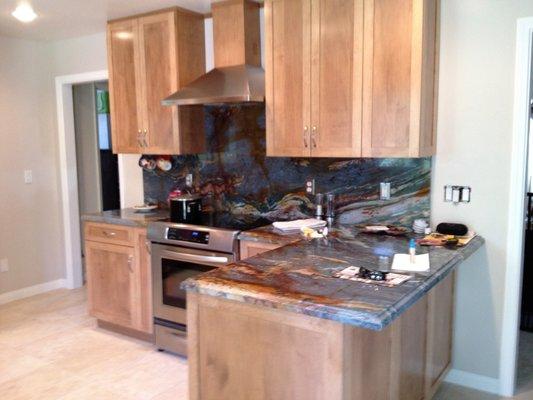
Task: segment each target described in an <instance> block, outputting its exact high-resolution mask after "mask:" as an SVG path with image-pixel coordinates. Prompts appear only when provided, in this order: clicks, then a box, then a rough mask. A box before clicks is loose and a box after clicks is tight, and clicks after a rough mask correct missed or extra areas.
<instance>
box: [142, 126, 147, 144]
mask: <svg viewBox="0 0 533 400" xmlns="http://www.w3.org/2000/svg"><path fill="white" fill-rule="evenodd" d="M143 133H144V135H143V143H144V147H148V141H147V140H146V135H148V130H147V129H145V130H144V131H143Z"/></svg>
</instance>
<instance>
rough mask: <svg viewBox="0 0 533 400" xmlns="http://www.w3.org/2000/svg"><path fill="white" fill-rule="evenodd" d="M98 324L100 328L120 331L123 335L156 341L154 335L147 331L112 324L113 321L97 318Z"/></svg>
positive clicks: (151, 341)
mask: <svg viewBox="0 0 533 400" xmlns="http://www.w3.org/2000/svg"><path fill="white" fill-rule="evenodd" d="M97 324H98V327H99V328H102V329H105V330H108V331H112V332H116V333H120V334H121V335H126V336H130V337H133V338H135V339H140V340H144V341H146V342H150V343H154V342H155V341H154V335H153V334H150V333H146V332H139V331H136V330H135V329H130V328H125V327H123V326H120V325H116V324H112V323H111V322H106V321H102V320H100V319H98V320H97Z"/></svg>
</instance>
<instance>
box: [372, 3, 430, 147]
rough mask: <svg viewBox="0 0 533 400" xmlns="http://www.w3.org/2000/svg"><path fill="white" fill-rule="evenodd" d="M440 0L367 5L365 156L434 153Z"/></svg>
mask: <svg viewBox="0 0 533 400" xmlns="http://www.w3.org/2000/svg"><path fill="white" fill-rule="evenodd" d="M437 2H438V1H437V0H365V4H364V9H365V11H364V12H365V32H364V37H365V40H364V67H363V68H364V88H363V104H364V106H363V156H364V157H421V156H429V155H432V154H434V150H435V135H434V122H435V121H434V115H435V92H434V86H435V65H436V62H435V58H436V25H437V21H436V17H437Z"/></svg>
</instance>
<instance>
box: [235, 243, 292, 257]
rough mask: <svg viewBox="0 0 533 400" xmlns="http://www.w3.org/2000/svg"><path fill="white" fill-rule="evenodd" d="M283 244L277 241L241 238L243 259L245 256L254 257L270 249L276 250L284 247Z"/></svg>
mask: <svg viewBox="0 0 533 400" xmlns="http://www.w3.org/2000/svg"><path fill="white" fill-rule="evenodd" d="M282 246H283V245H280V244H276V243H262V242H253V241H251V240H250V241H248V240H241V242H240V248H241V260H244V259H245V258H249V257H253V256H256V255H258V254H261V253H265V252H267V251H270V250H274V249H277V248H280V247H282Z"/></svg>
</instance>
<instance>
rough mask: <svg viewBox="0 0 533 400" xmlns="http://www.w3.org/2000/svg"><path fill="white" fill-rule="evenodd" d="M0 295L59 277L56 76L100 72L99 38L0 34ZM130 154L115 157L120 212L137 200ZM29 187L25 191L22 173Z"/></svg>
mask: <svg viewBox="0 0 533 400" xmlns="http://www.w3.org/2000/svg"><path fill="white" fill-rule="evenodd" d="M0 54H1V55H2V61H1V62H0V115H1V116H2V127H3V129H2V130H1V133H0V136H1V138H2V142H1V143H2V145H1V146H0V205H1V206H0V259H3V258H7V259H8V261H9V266H10V270H9V272H4V273H0V295H1V294H5V293H7V292H11V291H15V290H19V289H23V288H27V287H30V286H33V285H37V284H42V283H46V282H50V281H55V280H58V279H62V278H65V276H66V274H65V265H64V256H63V230H62V229H63V228H62V217H61V196H60V183H59V161H58V160H59V159H58V154H57V152H58V150H57V147H58V139H57V121H56V119H57V118H56V115H57V110H56V96H55V77H57V76H61V75H71V74H78V73H83V72H93V71H100V70H106V69H107V58H106V57H107V55H106V44H105V34H104V33H101V34H97V35H91V36H86V37H81V38H75V39H68V40H62V41H56V42H33V41H25V40H19V39H12V38H6V37H1V36H0ZM138 158H139V157H138V156H137V155H128V156H122V157H121V159H122V160H121V162H122V165H123V166H125V167H124V170H123V171H122V172H123V175H122V176H123V177H124V179H125V181H127V182H128V188H127V190H126V193H124V194H123V197H124V201H125V204H126V206H131V205H133V204H138V203H139V202H142V179H141V175H140V173H139V167H138V166H137V160H138ZM25 169H32V170H33V175H34V183H33V184H32V185H25V184H24V180H23V171H24V170H25Z"/></svg>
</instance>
